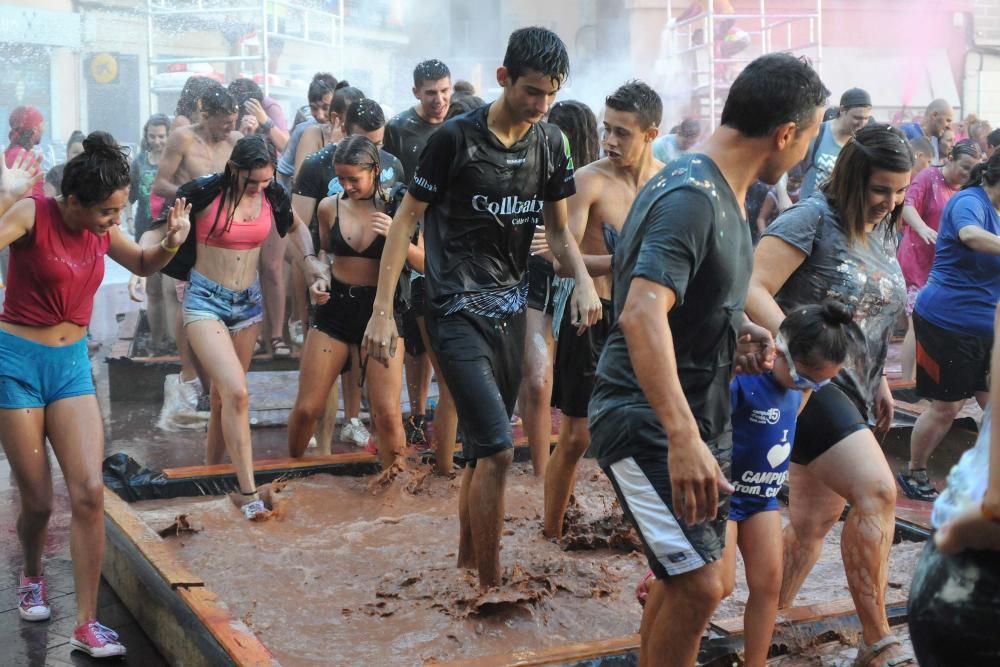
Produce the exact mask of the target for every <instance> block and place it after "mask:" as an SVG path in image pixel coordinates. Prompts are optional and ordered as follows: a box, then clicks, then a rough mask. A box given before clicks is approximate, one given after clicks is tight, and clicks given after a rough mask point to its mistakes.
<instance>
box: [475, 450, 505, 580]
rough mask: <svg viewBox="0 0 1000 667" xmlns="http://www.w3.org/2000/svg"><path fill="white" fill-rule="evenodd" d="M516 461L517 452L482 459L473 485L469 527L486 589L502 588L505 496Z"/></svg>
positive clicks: (481, 577)
mask: <svg viewBox="0 0 1000 667" xmlns="http://www.w3.org/2000/svg"><path fill="white" fill-rule="evenodd" d="M513 460H514V450H513V449H505V450H503V451H500V452H497V453H496V454H493V455H492V456H486V457H483V458H481V459H479V460H478V461H477V462H476V468H475V470H474V471H473V473H472V480H471V483H470V484H469V499H468V508H469V509H468V512H469V519H470V521H469V525H470V527H471V528H472V545H473V548H474V549H475V553H476V566H477V569H478V570H479V587H480V588H481V589H482V590H486V589H488V588H492V587H494V586H499V585H500V533H501V531H502V530H503V511H504V505H503V500H504V499H503V494H504V489H505V488H506V486H507V471H508V470H509V469H510V464H511V463H512V462H513Z"/></svg>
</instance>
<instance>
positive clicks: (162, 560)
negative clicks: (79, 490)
mask: <svg viewBox="0 0 1000 667" xmlns="http://www.w3.org/2000/svg"><path fill="white" fill-rule="evenodd" d="M104 514H105V516H107V517H108V518H110V519H111V520H112V521H113V522H114V523H115V525H117V526H118V527H119V528H120V529H121V530H122V532H123V533H125V535H127V536H128V538H129V540H131V541H132V543H133V544H134V545H135V547H136V549H138V550H139V553H141V554H142V555H143V556H144V557H145V558H146V560H148V561H149V563H150V565H152V566H153V568H154V569H155V570H156V571H157V572H158V573H159V574H160V576H161V577H163V580H164V581H166V582H167V583H168V584H169V585H170V587H171V588H177V587H178V586H204V585H205V582H204V580H203V579H202V578H201V577H199V576H197V575H196V574H194V573H193V572H191V571H190V570H189V569H188V568H187V567H186V566H185V565H184V564H183V563H181V562H180V560H178V558H177V557H176V556H175V555H174V554H173V552H171V551H170V549H169V548H168V547H167V545H166V544H164V543H163V538H162V537H160V536H159V535H157V534H156V532H155V531H154V530H153V529H152V528H150V527H149V526H148V525H147V524H146V523H145V522H144V521H143V520H142V519H141V518H139V516H138V515H137V514H136V513H135V512H134V511H132V508H131V507H129V506H128V503H126V502H125V501H124V500H122V499H121V498H119V497H118V496H116V495H115V494H114V493H113V492H112V491H110V490H109V489H108V488H107V487H104Z"/></svg>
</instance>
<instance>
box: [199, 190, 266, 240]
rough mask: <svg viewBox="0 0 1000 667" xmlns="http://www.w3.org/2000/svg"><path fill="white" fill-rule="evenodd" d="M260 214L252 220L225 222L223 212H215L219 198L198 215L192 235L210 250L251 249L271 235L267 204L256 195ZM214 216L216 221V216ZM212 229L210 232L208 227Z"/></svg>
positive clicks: (262, 196) (220, 199)
mask: <svg viewBox="0 0 1000 667" xmlns="http://www.w3.org/2000/svg"><path fill="white" fill-rule="evenodd" d="M260 198H261V204H260V213H259V214H258V215H257V217H256V218H255V219H253V220H247V221H242V220H233V221H231V222H227V220H226V210H225V209H223V210H222V211H221V212H220V211H219V207H220V206H222V195H221V194H220V195H219V196H218V197H216V198H215V201H213V202H212V204H211V205H210V206H209V207H208V208H206V209H205V212H204V213H202V214H200V215H199V216H198V222H197V224H196V225H195V233H196V235H197V238H198V243H204V244H205V245H207V246H211V247H213V248H226V249H228V250H252V249H253V248H259V247H260V246H261V245H263V243H264V240H265V239H267V235H268V234H269V233H270V232H271V224H272V217H271V203H270V202H269V201H268V200H267V196H266V195H264V193H263V192H262V193H261V195H260ZM217 215H218V222H216V216H217ZM213 225H214V226H215V229H212V226H213Z"/></svg>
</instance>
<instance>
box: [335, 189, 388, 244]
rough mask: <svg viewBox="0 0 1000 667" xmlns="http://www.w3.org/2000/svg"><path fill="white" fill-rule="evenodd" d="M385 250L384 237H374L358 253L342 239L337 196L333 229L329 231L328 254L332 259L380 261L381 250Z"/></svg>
mask: <svg viewBox="0 0 1000 667" xmlns="http://www.w3.org/2000/svg"><path fill="white" fill-rule="evenodd" d="M383 248H385V237H384V236H382V235H381V234H378V235H376V236H375V240H374V241H372V242H371V245H369V246H368V247H367V248H365V249H364V250H363V251H361V252H358V251H357V250H355V249H354V248H353V247H351V244H350V243H348V242H347V239H345V238H344V235H343V233H341V231H340V195H338V196H337V214H336V216H335V217H334V218H333V229H331V230H330V253H331V254H332V255H333V256H334V257H363V258H364V259H382V249H383Z"/></svg>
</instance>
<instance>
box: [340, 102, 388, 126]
mask: <svg viewBox="0 0 1000 667" xmlns="http://www.w3.org/2000/svg"><path fill="white" fill-rule="evenodd" d="M354 126H357V127H359V128H361V129H362V130H363V131H364V132H374V131H375V130H377V129H379V128H382V127H385V112H384V111H382V107H381V106H379V103H378V102H376V101H375V100H373V99H371V98H370V97H365V98H363V99H360V100H358V101H357V102H355V103H354V104H352V105H351V106H350V108H349V109H348V110H347V117H346V118H345V119H344V127H346V128H347V130H348V132H349V131H350V130H351V128H352V127H354Z"/></svg>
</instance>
